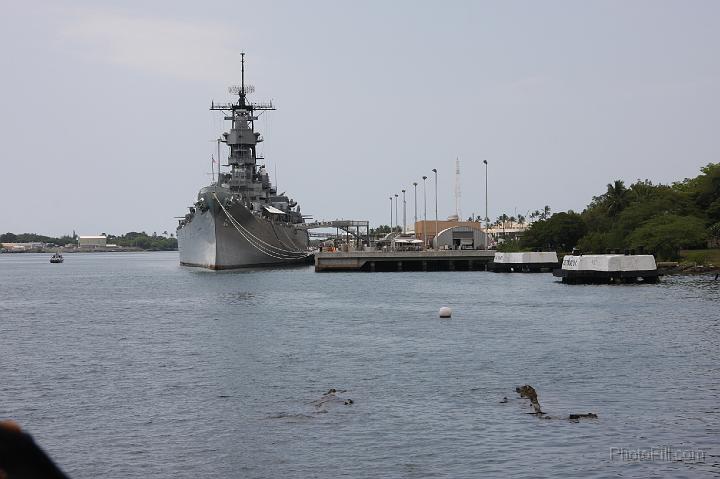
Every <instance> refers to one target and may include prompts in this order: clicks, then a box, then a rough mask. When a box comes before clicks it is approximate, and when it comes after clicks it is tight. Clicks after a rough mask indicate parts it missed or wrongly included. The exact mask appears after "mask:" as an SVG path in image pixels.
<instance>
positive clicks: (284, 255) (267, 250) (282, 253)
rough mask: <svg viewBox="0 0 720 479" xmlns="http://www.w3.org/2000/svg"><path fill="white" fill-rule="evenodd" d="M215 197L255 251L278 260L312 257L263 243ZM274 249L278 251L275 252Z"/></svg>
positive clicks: (305, 253) (304, 253)
mask: <svg viewBox="0 0 720 479" xmlns="http://www.w3.org/2000/svg"><path fill="white" fill-rule="evenodd" d="M213 197H214V198H215V201H217V203H218V204H219V205H220V208H222V210H223V212H224V213H225V215H226V216H227V218H228V219H229V220H230V223H232V225H233V226H234V227H235V229H236V230H237V231H238V233H240V235H241V236H242V237H243V238H245V240H246V241H247V242H248V243H250V245H251V246H253V247H254V248H255V249H257V250H258V251H260V252H261V253H264V254H266V255H268V256H271V257H273V258H276V259H283V260H291V259H301V258H305V257H307V256H309V255H310V253H307V252H304V251H300V250H295V251H292V250H286V249H283V248H278V247H277V246H274V245H271V244H269V243H267V242H265V241H263V240H262V239H261V238H258V237H257V236H255V235H254V234H253V233H252V232H251V231H250V230H248V229H247V228H245V227H244V226H243V225H242V224H240V222H239V221H238V220H236V219H235V218H234V217H233V216H232V215H231V214H230V212H229V211H228V210H227V209H226V208H225V205H224V204H223V203H222V202H221V201H220V200H219V199H218V197H217V195H216V194H215V193H213ZM274 229H275V227H274V225H273V230H274ZM246 233H247V235H249V236H251V237H252V238H253V239H254V240H255V242H257V243H258V244H255V243H254V242H253V241H252V240H250V238H248V237H247V236H246ZM275 235H276V236H277V232H276V233H275ZM278 240H280V238H279V237H278ZM280 242H281V243H283V242H282V241H280ZM260 243H262V244H265V245H266V246H262V245H261V244H260ZM283 245H284V243H283ZM273 249H274V250H276V251H273Z"/></svg>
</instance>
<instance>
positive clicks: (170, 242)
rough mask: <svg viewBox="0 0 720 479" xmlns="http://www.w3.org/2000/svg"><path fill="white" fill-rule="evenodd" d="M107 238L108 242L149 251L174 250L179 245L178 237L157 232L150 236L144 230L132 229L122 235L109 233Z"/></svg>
mask: <svg viewBox="0 0 720 479" xmlns="http://www.w3.org/2000/svg"><path fill="white" fill-rule="evenodd" d="M107 238H108V243H114V244H116V245H118V246H124V247H134V248H140V249H144V250H149V251H173V250H176V249H177V247H178V246H177V239H176V238H166V237H164V236H157V234H153V235H152V236H148V234H147V233H145V232H144V231H142V232H140V233H138V232H136V231H131V232H129V233H125V234H124V235H122V236H114V235H108V237H107Z"/></svg>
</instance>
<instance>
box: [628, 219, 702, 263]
mask: <svg viewBox="0 0 720 479" xmlns="http://www.w3.org/2000/svg"><path fill="white" fill-rule="evenodd" d="M706 239H707V232H706V230H705V223H704V221H703V220H702V219H700V218H697V217H694V216H678V215H673V214H668V215H660V216H656V217H654V218H653V219H651V220H648V221H646V222H645V223H643V224H642V226H640V227H639V228H637V229H636V230H635V231H633V233H632V234H631V235H630V236H629V237H628V243H629V245H628V246H630V247H638V246H644V247H645V248H647V250H648V251H651V252H653V253H655V254H656V255H657V256H658V258H661V259H677V258H678V257H679V254H678V253H679V252H680V250H681V249H692V248H704V247H705V245H706Z"/></svg>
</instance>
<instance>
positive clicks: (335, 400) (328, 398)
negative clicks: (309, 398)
mask: <svg viewBox="0 0 720 479" xmlns="http://www.w3.org/2000/svg"><path fill="white" fill-rule="evenodd" d="M345 392H347V389H335V388H330V389H329V390H328V392H326V393H325V394H323V395H322V397H321V398H320V399H318V400H316V401H313V402H312V404H313V405H315V408H316V409H318V412H327V409H326V408H327V406H328V405H330V404H340V403H342V404H343V405H345V406H350V405H352V404H354V402H355V401H353V400H352V399H350V398H341V397H338V396H337V394H338V393H345Z"/></svg>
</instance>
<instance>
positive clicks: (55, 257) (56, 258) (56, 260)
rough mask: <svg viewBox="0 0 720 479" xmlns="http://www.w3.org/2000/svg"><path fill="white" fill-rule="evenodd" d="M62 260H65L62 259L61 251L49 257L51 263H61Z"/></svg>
mask: <svg viewBox="0 0 720 479" xmlns="http://www.w3.org/2000/svg"><path fill="white" fill-rule="evenodd" d="M63 261H65V260H64V259H63V255H62V254H61V253H55V254H54V255H52V257H51V258H50V262H51V263H62V262H63Z"/></svg>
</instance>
